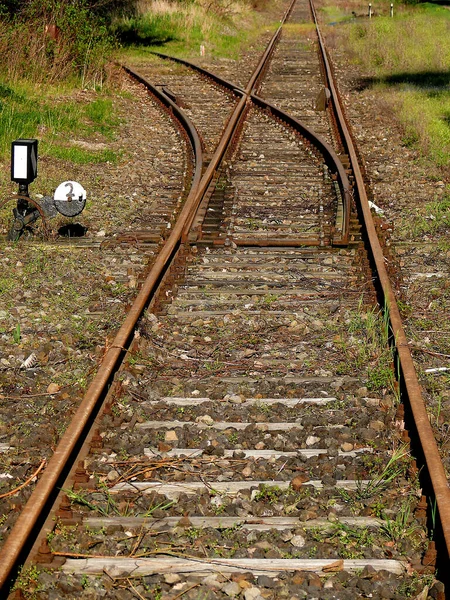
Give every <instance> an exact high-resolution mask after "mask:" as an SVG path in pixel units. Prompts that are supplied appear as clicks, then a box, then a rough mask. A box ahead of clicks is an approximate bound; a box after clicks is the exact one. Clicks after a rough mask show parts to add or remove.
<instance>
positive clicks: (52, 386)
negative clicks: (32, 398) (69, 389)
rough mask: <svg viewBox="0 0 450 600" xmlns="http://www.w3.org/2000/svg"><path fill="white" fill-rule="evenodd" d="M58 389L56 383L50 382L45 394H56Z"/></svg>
mask: <svg viewBox="0 0 450 600" xmlns="http://www.w3.org/2000/svg"><path fill="white" fill-rule="evenodd" d="M60 389H61V388H60V387H59V385H58V384H57V383H51V384H50V385H49V386H48V388H47V394H57V393H58V392H59V390H60Z"/></svg>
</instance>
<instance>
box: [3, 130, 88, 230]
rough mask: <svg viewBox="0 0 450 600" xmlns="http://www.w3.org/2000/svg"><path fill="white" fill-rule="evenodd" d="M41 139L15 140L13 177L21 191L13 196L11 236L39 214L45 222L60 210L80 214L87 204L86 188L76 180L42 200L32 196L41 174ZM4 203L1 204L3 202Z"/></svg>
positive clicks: (65, 214)
mask: <svg viewBox="0 0 450 600" xmlns="http://www.w3.org/2000/svg"><path fill="white" fill-rule="evenodd" d="M37 162H38V140H35V139H18V140H15V141H14V142H12V144H11V181H14V182H16V183H18V184H19V192H18V194H17V195H15V196H14V197H13V198H14V199H15V200H17V205H16V207H15V208H13V225H12V227H11V229H10V231H9V233H8V237H9V239H11V240H18V239H19V237H20V236H21V235H22V233H23V232H24V231H25V230H26V229H28V228H29V226H30V225H31V224H32V223H34V222H35V221H37V220H38V219H39V217H41V218H42V220H43V222H44V230H46V219H51V218H53V217H56V216H57V215H58V213H59V214H62V215H63V216H65V217H75V216H77V215H79V214H80V213H81V212H82V210H83V209H84V207H85V205H86V191H85V190H84V188H83V187H82V186H81V185H80V184H79V183H77V182H76V181H64V182H63V183H61V185H59V186H58V187H57V188H56V191H55V193H54V195H53V196H45V197H43V198H40V200H39V201H37V200H34V199H33V198H31V197H30V194H29V192H28V186H29V184H30V183H32V182H33V181H34V180H35V179H36V177H37ZM0 207H1V205H0Z"/></svg>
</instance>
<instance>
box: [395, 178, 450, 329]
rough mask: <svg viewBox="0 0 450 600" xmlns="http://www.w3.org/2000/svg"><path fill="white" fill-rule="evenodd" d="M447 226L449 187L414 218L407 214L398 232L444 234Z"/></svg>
mask: <svg viewBox="0 0 450 600" xmlns="http://www.w3.org/2000/svg"><path fill="white" fill-rule="evenodd" d="M449 227H450V189H449V190H448V191H447V193H445V194H444V195H443V197H442V198H440V199H438V200H433V201H431V202H427V203H426V204H424V205H423V206H422V207H421V208H420V209H417V211H416V214H415V215H414V218H411V215H408V218H405V219H404V221H403V223H402V227H401V230H400V232H401V235H402V236H403V237H404V238H406V239H409V238H411V237H413V238H419V237H422V236H424V235H427V236H433V235H445V233H446V232H447V231H448V228H449ZM431 328H432V327H431Z"/></svg>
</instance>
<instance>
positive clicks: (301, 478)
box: [291, 475, 309, 492]
mask: <svg viewBox="0 0 450 600" xmlns="http://www.w3.org/2000/svg"><path fill="white" fill-rule="evenodd" d="M306 481H309V477H308V476H307V475H297V477H294V479H293V480H292V481H291V488H292V489H293V490H295V491H296V492H298V490H301V489H302V487H303V484H304V483H305V482H306Z"/></svg>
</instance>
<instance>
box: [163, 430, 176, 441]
mask: <svg viewBox="0 0 450 600" xmlns="http://www.w3.org/2000/svg"><path fill="white" fill-rule="evenodd" d="M164 441H165V442H178V436H177V432H176V431H175V430H173V429H171V430H169V431H166V433H165V435H164Z"/></svg>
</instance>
